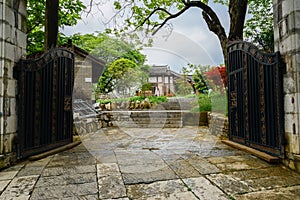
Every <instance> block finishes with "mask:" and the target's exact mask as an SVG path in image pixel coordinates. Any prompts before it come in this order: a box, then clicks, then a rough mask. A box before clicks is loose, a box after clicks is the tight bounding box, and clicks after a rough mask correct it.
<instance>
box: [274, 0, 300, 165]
mask: <svg viewBox="0 0 300 200" xmlns="http://www.w3.org/2000/svg"><path fill="white" fill-rule="evenodd" d="M273 4H274V31H275V32H274V33H275V34H274V37H275V50H276V51H280V53H281V55H283V59H284V61H285V63H286V74H285V75H284V110H285V138H286V140H287V145H286V148H285V151H286V156H287V159H286V160H285V164H287V165H289V166H290V167H291V168H294V169H298V170H300V1H299V0H273Z"/></svg>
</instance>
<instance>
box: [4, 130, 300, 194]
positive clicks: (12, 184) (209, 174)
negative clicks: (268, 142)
mask: <svg viewBox="0 0 300 200" xmlns="http://www.w3.org/2000/svg"><path fill="white" fill-rule="evenodd" d="M81 140H82V143H81V144H80V145H78V146H76V147H75V148H73V149H71V150H68V151H64V152H61V153H58V154H55V155H52V156H49V157H47V158H44V159H41V160H38V161H25V162H22V163H19V164H17V165H15V166H12V167H10V168H7V169H5V170H2V171H0V194H1V195H0V199H1V200H2V199H3V200H4V199H22V200H23V199H32V200H35V199H70V200H71V199H72V200H73V199H91V200H93V199H119V200H126V199H140V200H142V199H145V200H146V199H147V200H152V199H153V200H154V199H183V200H193V199H201V200H202V199H208V200H215V199H216V200H222V199H237V200H240V199H272V200H277V199H278V200H284V199H293V200H297V199H300V174H298V173H296V172H294V171H292V170H289V169H287V168H285V167H284V166H282V165H281V164H269V163H266V162H265V161H263V160H260V159H259V158H256V157H254V156H252V155H250V154H247V153H244V152H241V151H239V150H236V149H233V148H231V147H228V146H226V145H225V144H223V143H221V142H220V141H219V140H218V137H216V136H213V135H211V134H210V133H209V131H208V129H207V128H206V127H200V128H198V127H184V128H174V129H172V128H169V129H138V128H134V129H130V128H122V129H116V128H107V129H103V130H99V131H98V132H95V133H91V134H88V135H83V136H81Z"/></svg>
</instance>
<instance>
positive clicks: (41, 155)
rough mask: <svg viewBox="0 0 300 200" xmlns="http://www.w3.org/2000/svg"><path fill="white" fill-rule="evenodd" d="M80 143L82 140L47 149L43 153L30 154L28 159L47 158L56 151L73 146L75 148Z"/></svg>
mask: <svg viewBox="0 0 300 200" xmlns="http://www.w3.org/2000/svg"><path fill="white" fill-rule="evenodd" d="M79 144H81V141H75V142H72V143H70V144H67V145H64V146H61V147H58V148H55V149H52V150H50V151H47V152H44V153H41V154H38V155H34V156H30V157H29V158H28V160H30V161H35V160H40V159H42V158H46V157H48V156H51V155H53V154H56V153H59V152H62V151H66V150H68V149H71V148H73V147H75V146H77V145H79Z"/></svg>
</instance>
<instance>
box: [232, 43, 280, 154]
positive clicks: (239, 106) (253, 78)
mask: <svg viewBox="0 0 300 200" xmlns="http://www.w3.org/2000/svg"><path fill="white" fill-rule="evenodd" d="M283 66H284V65H283V63H282V62H281V60H280V54H279V52H277V53H274V54H266V53H262V52H260V51H259V50H258V49H257V48H256V47H255V46H253V45H252V44H249V43H246V42H235V43H232V44H231V45H230V46H229V47H228V63H227V74H228V118H229V138H230V139H231V140H233V141H235V142H238V143H241V144H244V145H246V146H250V147H253V148H255V149H259V150H261V151H264V152H266V153H269V154H272V155H276V156H280V157H282V156H283V148H282V145H283V131H284V119H283V88H282V80H283V76H282V74H283V69H284V67H283Z"/></svg>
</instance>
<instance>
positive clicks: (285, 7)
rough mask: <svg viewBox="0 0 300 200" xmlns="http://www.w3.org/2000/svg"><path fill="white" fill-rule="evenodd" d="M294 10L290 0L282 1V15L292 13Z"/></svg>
mask: <svg viewBox="0 0 300 200" xmlns="http://www.w3.org/2000/svg"><path fill="white" fill-rule="evenodd" d="M293 11H294V5H293V3H291V1H290V0H288V1H282V16H286V15H289V14H291V13H293Z"/></svg>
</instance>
